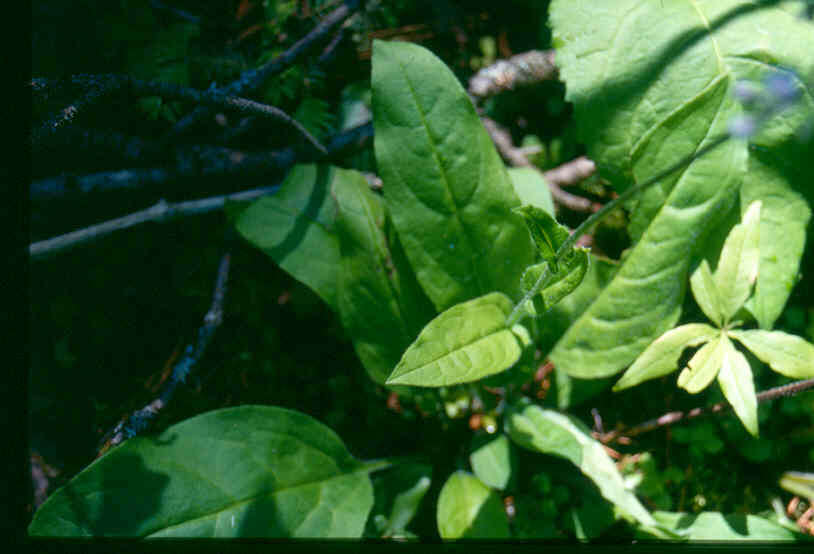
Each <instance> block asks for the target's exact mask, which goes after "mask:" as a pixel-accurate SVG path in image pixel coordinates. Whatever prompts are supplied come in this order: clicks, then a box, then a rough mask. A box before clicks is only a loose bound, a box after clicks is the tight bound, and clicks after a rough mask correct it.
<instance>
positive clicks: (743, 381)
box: [718, 335, 758, 437]
mask: <svg viewBox="0 0 814 554" xmlns="http://www.w3.org/2000/svg"><path fill="white" fill-rule="evenodd" d="M721 345H722V347H723V348H722V350H723V358H722V360H721V371H720V372H719V373H718V385H720V387H721V390H722V391H723V393H724V396H725V397H726V399H727V401H728V402H729V403H730V404H731V405H732V408H733V409H734V410H735V413H736V414H737V415H738V418H739V419H740V420H741V422H742V423H743V426H744V427H746V430H747V431H749V433H751V434H752V435H753V436H755V437H756V436H757V434H758V424H757V396H756V395H755V383H754V381H753V380H752V368H750V367H749V362H748V361H746V357H745V356H744V355H743V354H741V353H740V352H738V351H737V350H735V347H734V346H733V345H732V342H730V340H729V339H728V338H727V337H726V335H723V336H721Z"/></svg>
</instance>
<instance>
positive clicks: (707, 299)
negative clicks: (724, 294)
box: [690, 260, 724, 327]
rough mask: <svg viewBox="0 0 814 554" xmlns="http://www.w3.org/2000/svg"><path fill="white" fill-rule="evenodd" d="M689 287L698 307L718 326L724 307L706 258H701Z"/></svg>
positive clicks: (721, 321)
mask: <svg viewBox="0 0 814 554" xmlns="http://www.w3.org/2000/svg"><path fill="white" fill-rule="evenodd" d="M690 288H691V289H692V295H693V296H694V297H695V302H696V303H697V304H698V307H699V308H701V310H702V311H703V312H704V314H706V316H707V317H708V318H710V319H711V320H712V321H713V322H715V324H716V325H717V326H718V327H720V326H721V325H723V323H724V315H723V313H724V308H723V302H722V300H721V294H720V293H719V292H718V285H717V284H716V283H715V279H714V278H713V276H712V272H711V271H710V270H709V264H708V263H707V261H706V260H701V263H700V264H699V265H698V267H697V268H696V270H695V271H693V273H692V276H691V277H690Z"/></svg>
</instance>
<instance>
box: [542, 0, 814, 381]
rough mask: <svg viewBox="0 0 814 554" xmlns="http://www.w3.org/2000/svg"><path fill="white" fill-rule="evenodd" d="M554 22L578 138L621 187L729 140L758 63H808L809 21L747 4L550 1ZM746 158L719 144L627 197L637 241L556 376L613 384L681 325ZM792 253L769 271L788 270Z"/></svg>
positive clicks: (805, 106) (746, 167)
mask: <svg viewBox="0 0 814 554" xmlns="http://www.w3.org/2000/svg"><path fill="white" fill-rule="evenodd" d="M654 20H658V21H660V22H661V24H659V25H653V21H654ZM551 22H552V26H553V29H554V44H555V47H556V48H557V65H558V66H559V67H560V75H561V77H562V78H563V80H564V81H565V82H566V85H567V98H568V99H569V100H570V101H572V102H573V103H574V105H575V109H576V116H577V123H578V125H579V133H580V136H581V138H582V140H583V141H584V142H585V143H586V145H587V147H588V153H589V156H590V157H591V158H592V159H593V160H595V161H596V162H597V164H598V166H599V167H600V170H601V171H602V173H603V174H604V175H605V176H606V177H607V178H609V179H611V181H612V182H613V183H614V184H615V185H616V186H617V187H619V188H620V189H621V188H624V187H627V186H629V185H630V183H632V182H642V181H644V180H646V179H647V178H649V177H651V176H653V175H655V174H656V173H658V172H659V171H661V170H662V169H664V168H666V167H668V166H670V165H671V164H673V163H675V162H676V161H678V160H679V159H681V158H683V157H684V156H686V155H689V154H692V153H693V152H696V151H697V150H698V149H699V148H703V147H704V145H706V144H709V143H710V141H712V140H714V138H715V137H717V136H721V135H723V134H724V133H726V132H727V126H728V123H729V121H730V120H731V119H732V118H733V117H734V116H736V115H738V114H740V113H741V112H742V108H741V106H740V104H739V103H738V102H737V101H736V100H735V98H734V97H733V95H732V88H733V86H734V84H735V82H736V81H737V80H738V79H741V78H749V77H751V76H753V75H754V74H755V67H759V68H764V69H765V70H766V71H770V70H773V68H775V67H776V66H781V65H782V66H785V67H788V68H792V69H795V70H797V71H799V74H800V75H810V74H812V68H814V60H813V59H812V56H811V55H810V52H811V51H814V43H812V41H814V33H812V32H811V29H812V27H811V24H810V23H808V22H805V21H803V20H802V19H799V18H797V17H795V16H793V15H792V14H791V13H789V12H788V11H785V10H783V9H780V8H779V7H776V6H772V7H761V6H759V5H757V4H755V3H752V2H747V1H745V0H724V1H720V2H705V3H700V2H662V3H659V2H639V1H637V0H622V1H620V2H613V3H607V2H593V1H590V0H555V1H554V2H552V4H551ZM755 37H761V38H760V40H756V39H755ZM761 71H762V70H761ZM801 86H802V87H804V88H805V85H804V84H803V85H801ZM812 106H813V104H812V99H811V94H810V91H809V89H805V90H804V99H803V100H802V101H801V102H800V103H799V105H798V106H796V107H795V108H794V109H793V111H790V112H789V114H791V115H786V116H784V117H783V118H782V120H781V119H778V122H777V125H776V126H775V127H774V128H773V129H772V131H771V132H767V133H764V134H762V135H761V137H763V138H761V139H760V140H761V141H762V142H763V144H762V146H763V148H764V149H766V150H768V151H771V152H776V151H778V150H776V149H778V148H780V147H781V145H782V144H785V142H789V141H792V140H794V138H793V137H794V133H795V132H796V128H795V127H794V125H792V124H790V123H791V122H800V121H803V120H804V119H805V116H806V114H812V113H814V110H812ZM787 118H788V119H787ZM781 121H782V123H781ZM756 140H757V139H756ZM756 156H757V154H755V152H754V151H753V150H749V149H748V148H747V145H746V144H745V143H744V142H743V141H738V140H730V141H727V142H725V143H723V144H722V145H720V146H718V147H717V148H716V149H715V150H713V151H712V152H709V153H707V154H706V155H704V156H703V157H701V158H698V159H696V160H695V161H693V162H692V163H690V165H689V166H687V167H686V168H685V169H683V170H681V171H678V172H676V173H674V174H673V175H672V176H670V177H668V178H666V179H665V180H663V182H661V183H660V184H658V185H656V186H654V187H651V188H650V189H648V191H647V192H646V193H644V194H643V195H642V196H641V197H640V198H639V199H638V200H637V201H636V203H635V207H634V212H633V215H632V220H631V227H630V231H631V234H632V236H633V238H634V240H635V241H636V244H635V246H634V247H633V248H632V250H631V251H630V253H629V255H628V256H627V257H626V259H625V261H624V264H623V265H622V267H621V269H620V270H619V272H618V273H617V274H616V276H615V278H614V279H613V281H612V282H611V283H610V285H608V287H607V288H606V289H605V290H604V291H602V294H601V295H600V296H599V297H598V298H597V299H596V300H595V301H594V302H593V303H592V304H591V306H590V307H589V308H588V309H587V310H586V311H585V313H584V314H583V315H582V317H581V318H580V319H579V320H578V321H577V322H576V323H575V324H574V325H573V326H572V327H571V328H570V329H569V330H568V332H567V333H566V334H565V336H564V337H563V338H562V340H561V341H560V342H559V343H558V345H557V346H556V348H555V349H554V351H553V352H552V353H551V359H552V361H553V362H554V364H555V365H556V366H557V367H558V368H560V369H563V370H564V371H566V372H568V373H569V374H571V375H573V376H578V377H580V376H581V377H586V378H587V377H600V376H605V375H612V374H614V373H616V372H618V371H620V370H621V369H623V368H624V367H625V366H627V365H628V364H630V363H631V362H632V361H633V360H634V359H635V358H636V356H638V355H639V353H641V352H642V351H643V350H644V349H645V348H646V347H647V345H648V344H649V343H650V342H652V341H653V340H654V339H655V338H656V337H658V336H660V335H661V334H662V333H663V332H664V331H666V330H667V329H669V328H670V327H672V326H673V325H674V324H675V323H676V322H677V321H678V318H679V316H680V310H681V304H682V302H683V297H684V292H685V283H686V277H687V271H688V269H689V261H690V259H691V256H692V253H693V251H695V250H696V249H697V248H699V245H698V244H697V239H698V237H699V236H701V235H702V234H703V233H704V232H705V230H707V229H709V228H710V227H711V226H713V225H715V224H716V223H717V222H718V220H719V218H720V215H721V214H724V213H726V212H727V210H728V208H729V206H731V205H733V203H734V202H736V201H737V199H738V196H737V195H738V192H739V190H740V187H741V185H743V184H744V183H745V182H746V183H747V184H748V183H750V182H751V180H752V176H751V175H750V166H751V165H752V162H753V159H754V158H756ZM769 157H771V158H772V159H774V157H775V155H774V154H771V155H770V156H769ZM788 185H789V177H788V172H785V171H782V172H781V171H778V172H776V173H775V174H774V175H773V177H772V180H770V181H765V182H763V183H762V184H761V185H760V187H759V189H758V188H754V189H753V192H752V197H751V198H750V202H751V201H752V200H760V199H761V198H763V196H764V195H766V196H770V195H772V194H774V192H773V191H774V190H777V189H779V188H783V187H788ZM763 217H767V214H763V215H762V218H763ZM799 221H800V220H799V219H795V220H793V221H791V222H790V224H791V225H792V226H794V228H795V229H798V231H796V232H795V236H797V234H798V233H799ZM787 228H788V227H787ZM795 240H796V239H795ZM761 244H763V243H761ZM799 252H801V250H799V249H798V250H796V251H792V252H791V254H792V257H793V258H796V259H792V260H790V261H789V260H786V261H783V262H782V263H780V264H776V266H775V267H777V268H781V267H782V268H783V272H784V273H785V272H787V271H788V270H789V268H791V267H792V266H796V264H797V263H798V260H799ZM761 256H762V257H763V260H765V257H768V256H765V254H763V253H761ZM764 256H765V257H764ZM763 260H762V262H763ZM772 295H774V296H772V302H773V303H776V302H779V301H780V300H782V301H785V298H786V297H787V296H786V297H783V298H781V296H782V295H778V293H777V291H776V290H775V291H774V292H773V293H772Z"/></svg>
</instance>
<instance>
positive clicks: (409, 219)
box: [372, 41, 534, 311]
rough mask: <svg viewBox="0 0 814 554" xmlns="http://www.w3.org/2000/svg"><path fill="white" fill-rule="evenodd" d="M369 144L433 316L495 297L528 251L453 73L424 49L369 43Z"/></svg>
mask: <svg viewBox="0 0 814 554" xmlns="http://www.w3.org/2000/svg"><path fill="white" fill-rule="evenodd" d="M372 88H373V124H374V128H375V131H376V133H375V136H374V146H375V153H376V161H377V164H378V168H379V173H380V175H381V177H382V181H383V190H384V196H385V201H386V202H387V205H388V208H390V213H391V214H392V215H393V223H394V225H395V227H396V230H397V231H398V234H399V238H400V239H401V242H402V245H403V246H404V250H405V252H406V254H407V258H408V259H409V260H410V263H411V265H412V266H413V268H414V270H415V273H416V277H417V278H418V282H419V283H420V284H421V286H422V287H423V288H424V290H425V291H426V293H427V296H428V297H429V298H430V300H432V302H433V304H434V305H435V307H436V309H437V310H438V311H442V310H445V309H447V308H448V307H450V306H452V305H454V304H456V303H459V302H463V301H466V300H470V299H472V298H475V297H478V296H482V295H484V294H487V293H489V292H492V291H502V292H505V293H506V294H508V295H509V296H511V297H514V296H517V295H518V292H519V290H518V289H519V280H518V279H517V276H518V275H520V273H521V272H522V270H523V269H524V268H525V267H526V266H528V265H529V264H530V263H532V262H533V260H534V248H533V246H532V244H531V241H530V240H529V238H528V235H527V233H526V231H525V230H524V229H523V224H522V221H521V220H520V218H519V217H518V216H517V215H515V214H512V212H511V210H512V208H514V207H516V206H518V205H519V204H520V200H519V199H518V198H517V195H516V194H515V192H514V187H513V186H512V182H511V180H510V179H509V176H508V174H507V173H506V169H505V167H504V165H503V162H502V161H501V159H500V156H499V155H498V154H497V152H496V150H495V147H494V145H493V144H492V141H491V139H490V138H489V135H488V134H487V133H486V130H485V129H484V128H483V125H482V124H481V122H480V119H479V117H478V114H477V112H476V111H475V108H474V106H473V105H472V102H471V101H470V99H469V97H468V96H467V94H466V92H465V91H464V89H463V87H461V85H460V83H459V82H458V80H457V78H456V77H455V75H454V74H453V73H452V72H451V71H450V70H449V69H448V68H447V67H446V66H445V65H444V64H443V62H441V60H439V59H438V58H437V57H435V56H434V55H433V54H432V53H430V52H429V51H428V50H426V49H424V48H422V47H420V46H418V45H415V44H407V43H398V42H391V43H387V42H382V41H374V43H373V73H372Z"/></svg>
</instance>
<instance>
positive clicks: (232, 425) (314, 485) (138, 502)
mask: <svg viewBox="0 0 814 554" xmlns="http://www.w3.org/2000/svg"><path fill="white" fill-rule="evenodd" d="M372 505H373V487H372V486H371V483H370V478H369V477H368V475H367V472H366V470H365V467H364V466H363V465H362V464H361V463H359V462H358V461H357V460H355V459H354V458H353V457H352V456H351V455H350V454H349V453H348V451H347V449H346V448H345V445H344V444H343V443H342V440H341V439H340V438H339V437H338V436H336V434H335V433H334V432H333V431H331V429H329V428H328V427H326V426H324V425H322V424H321V423H319V422H317V421H316V420H314V419H312V418H311V417H309V416H306V415H304V414H301V413H299V412H294V411H291V410H286V409H283V408H275V407H269V406H241V407H238V408H227V409H224V410H216V411H213V412H208V413H205V414H203V415H200V416H197V417H193V418H191V419H188V420H186V421H182V422H181V423H178V424H176V425H173V426H171V427H169V428H168V429H167V430H166V431H164V432H163V433H161V434H160V435H159V436H158V437H155V438H143V437H136V438H133V439H130V440H128V441H127V442H125V443H124V444H122V445H121V446H119V447H117V448H115V449H114V450H112V451H111V452H109V453H108V454H106V455H104V456H102V457H101V458H99V459H98V460H96V461H95V462H93V463H92V464H91V465H90V466H88V467H87V469H85V470H84V471H82V472H81V473H80V474H79V475H77V476H76V477H74V478H73V479H72V480H71V481H70V482H69V483H68V484H67V485H65V486H64V487H62V488H61V489H59V490H58V491H56V492H55V493H54V494H52V495H51V496H50V497H49V498H48V500H47V501H46V502H45V503H44V504H43V505H42V506H41V507H40V509H39V510H38V511H37V513H36V514H34V520H33V521H32V522H31V525H30V526H29V529H28V531H29V534H31V535H34V536H52V537H53V536H59V537H68V536H71V537H101V536H117V537H124V536H127V537H359V536H361V534H362V530H363V528H364V525H365V521H366V519H367V516H368V513H369V511H370V508H371V506H372Z"/></svg>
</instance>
